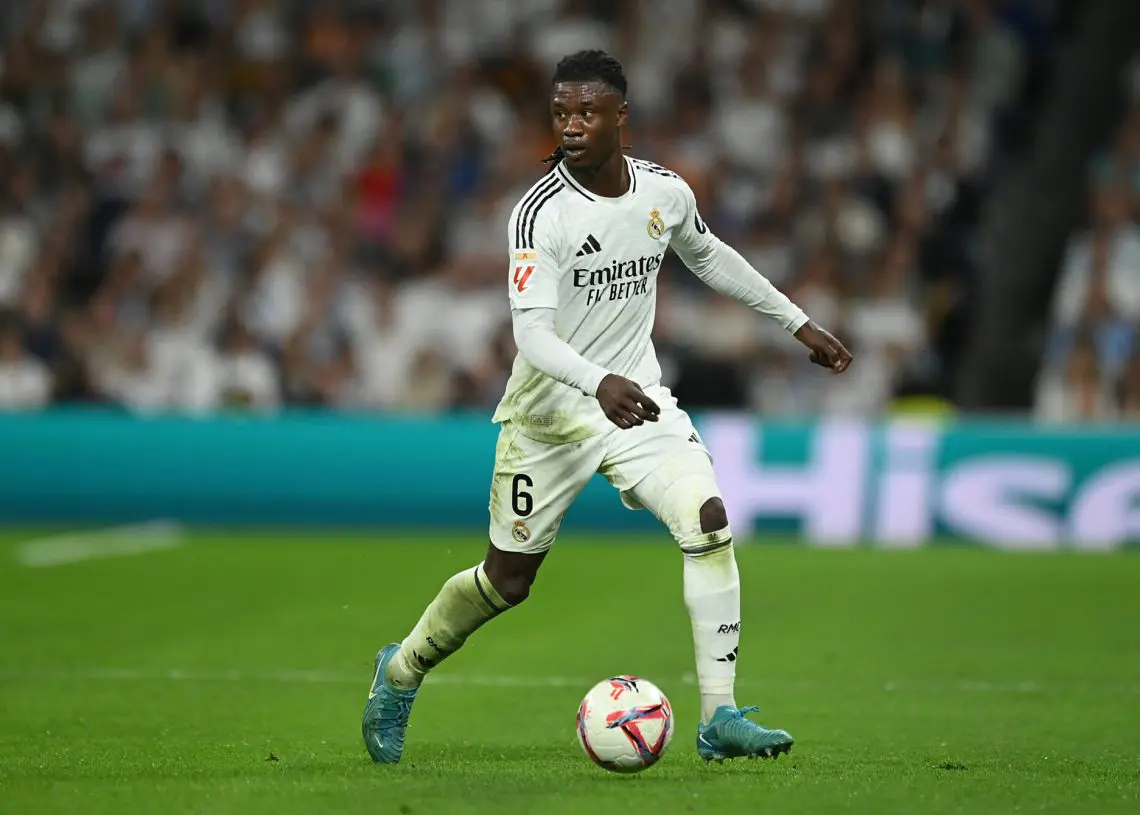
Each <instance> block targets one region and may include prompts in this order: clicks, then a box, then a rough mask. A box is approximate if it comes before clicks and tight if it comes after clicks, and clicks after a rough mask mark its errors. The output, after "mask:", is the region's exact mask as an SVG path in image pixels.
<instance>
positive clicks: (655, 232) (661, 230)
mask: <svg viewBox="0 0 1140 815" xmlns="http://www.w3.org/2000/svg"><path fill="white" fill-rule="evenodd" d="M647 229H648V230H649V235H650V237H652V238H653V239H654V240H661V236H662V235H664V234H665V222H664V221H662V220H661V210H659V209H656V208H654V209H651V210H649V226H648V227H647Z"/></svg>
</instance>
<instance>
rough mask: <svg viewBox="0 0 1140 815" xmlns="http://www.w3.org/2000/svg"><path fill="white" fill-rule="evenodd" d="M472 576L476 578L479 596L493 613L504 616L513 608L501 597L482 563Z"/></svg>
mask: <svg viewBox="0 0 1140 815" xmlns="http://www.w3.org/2000/svg"><path fill="white" fill-rule="evenodd" d="M472 576H473V577H474V578H475V588H476V589H478V591H479V596H480V597H481V598H482V599H483V602H484V603H486V604H487V607H488V608H489V609H490V610H491V611H492V612H493V613H495V614H502V613H503V612H504V611H506V610H507V609H508V608H510V607H511V604H510V603H508V602H507V601H506V600H504V599H503V598H502V597H500V596H499V592H498V590H496V589H495V586H494V584H492V583H491V581H490V580H489V579H488V578H487V572H486V571H484V569H483V564H482V563H480V564H479V565H478V566H476V567H475V570H474V571H473V572H472Z"/></svg>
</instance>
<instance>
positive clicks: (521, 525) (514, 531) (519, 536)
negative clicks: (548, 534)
mask: <svg viewBox="0 0 1140 815" xmlns="http://www.w3.org/2000/svg"><path fill="white" fill-rule="evenodd" d="M511 537H513V538H514V539H515V540H517V541H518V542H519V543H526V542H527V541H528V540H530V527H528V526H527V525H526V521H515V525H514V526H513V527H512V528H511Z"/></svg>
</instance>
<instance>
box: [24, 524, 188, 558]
mask: <svg viewBox="0 0 1140 815" xmlns="http://www.w3.org/2000/svg"><path fill="white" fill-rule="evenodd" d="M184 538H185V535H184V532H183V529H182V527H181V526H180V525H179V524H176V523H174V522H172V521H151V522H149V523H141V524H131V525H129V526H117V527H112V528H110V529H94V530H91V531H89V532H73V533H70V534H65V535H53V536H51V537H46V538H33V539H32V540H27V541H24V542H23V543H21V544H20V545H19V546H18V547H17V548H16V560H17V561H18V562H19V563H21V564H22V565H24V566H28V567H31V568H43V567H50V566H64V565H67V564H69V563H80V562H82V561H85V560H100V559H103V558H112V557H130V556H132V555H141V554H145V553H146V552H157V551H161V550H164V549H174V548H177V547H178V546H181V545H182V542H183V540H184Z"/></svg>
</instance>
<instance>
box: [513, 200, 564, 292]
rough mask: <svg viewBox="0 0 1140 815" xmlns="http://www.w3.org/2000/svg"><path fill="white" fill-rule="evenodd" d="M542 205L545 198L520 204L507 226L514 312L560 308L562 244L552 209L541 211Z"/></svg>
mask: <svg viewBox="0 0 1140 815" xmlns="http://www.w3.org/2000/svg"><path fill="white" fill-rule="evenodd" d="M542 203H543V199H542V198H537V199H535V200H533V201H529V202H528V200H527V199H524V200H523V201H521V202H520V203H519V205H518V206H517V207H515V211H514V212H513V213H511V218H510V222H509V224H508V227H507V242H508V246H509V247H510V253H511V254H510V268H509V270H508V284H509V285H508V291H509V294H510V302H511V308H512V309H516V310H521V309H528V308H558V282H559V278H560V277H561V268H562V262H561V244H562V241H561V239H560V235H559V234H558V229H557V226H556V220H555V219H554V218H553V217H551V212H550V208H549V207H543V208H541V209H540V208H539V206H540V205H541V204H542Z"/></svg>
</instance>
